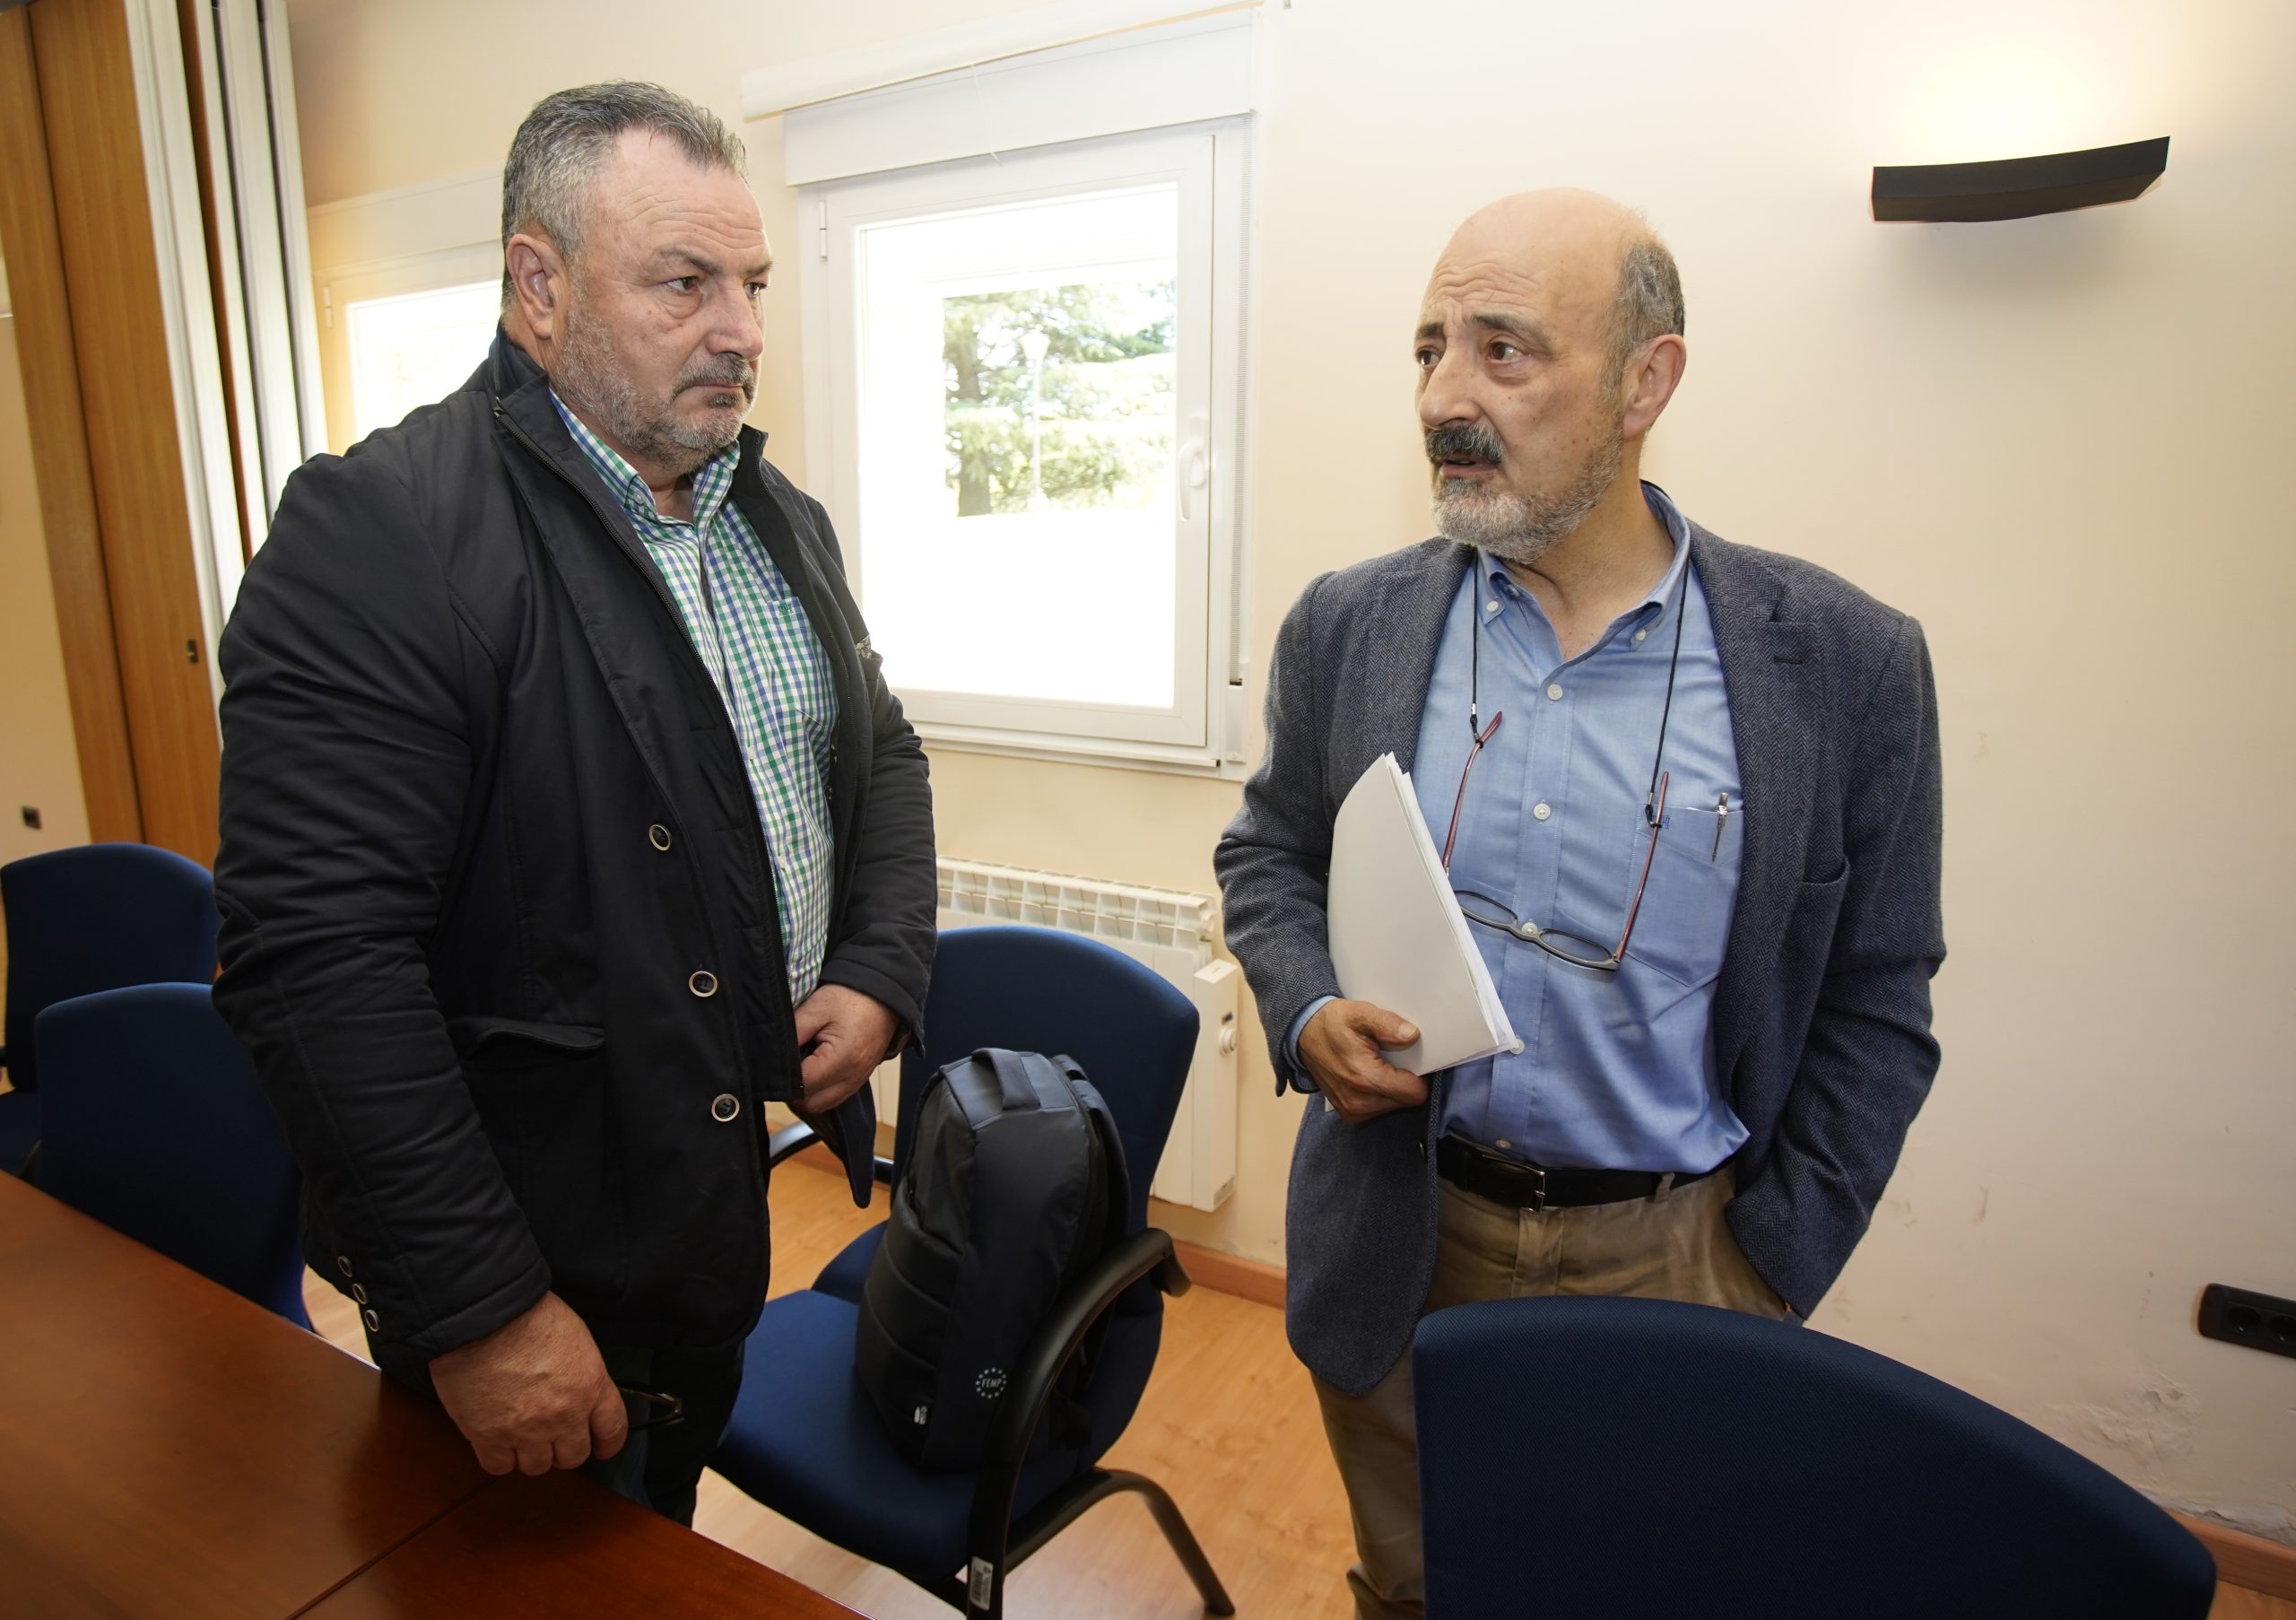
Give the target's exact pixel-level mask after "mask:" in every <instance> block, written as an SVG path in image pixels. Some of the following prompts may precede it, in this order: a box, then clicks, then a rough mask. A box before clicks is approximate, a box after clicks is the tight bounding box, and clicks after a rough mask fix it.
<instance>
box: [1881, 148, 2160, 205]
mask: <svg viewBox="0 0 2296 1620" xmlns="http://www.w3.org/2000/svg"><path fill="white" fill-rule="evenodd" d="M2168 167H2169V137H2168V136H2166V135H2162V136H2161V138H2160V139H2159V140H2157V141H2131V142H2130V143H2129V144H2127V145H2126V146H2096V147H2092V148H2091V149H2090V150H2088V151H2087V152H2051V153H2049V154H2048V156H2046V157H2039V158H2000V159H1996V161H1992V162H1988V163H1914V164H1903V165H1900V166H1898V167H1896V168H1891V169H1883V168H1876V169H1875V170H1874V218H1875V219H1877V220H1920V221H1926V222H1947V221H1976V220H2022V219H2028V218H2031V216H2032V215H2034V214H2037V213H2066V212H2067V211H2068V210H2070V209H2074V208H2093V207H2095V206H2096V205H2098V204H2100V203H2126V202H2128V201H2130V200H2131V199H2132V198H2135V197H2138V196H2143V195H2144V192H2145V190H2146V189H2147V188H2148V187H2150V186H2151V185H2152V182H2153V181H2155V180H2157V179H2160V178H2161V173H2162V171H2163V170H2166V169H2167V168H2168Z"/></svg>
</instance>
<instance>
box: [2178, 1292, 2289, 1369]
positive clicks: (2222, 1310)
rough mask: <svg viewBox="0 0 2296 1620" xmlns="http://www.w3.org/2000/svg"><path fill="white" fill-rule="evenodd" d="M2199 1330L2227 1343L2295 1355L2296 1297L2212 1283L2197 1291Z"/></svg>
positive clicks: (2206, 1336) (2275, 1353) (2204, 1335)
mask: <svg viewBox="0 0 2296 1620" xmlns="http://www.w3.org/2000/svg"><path fill="white" fill-rule="evenodd" d="M2200 1331H2201V1336H2202V1337H2205V1338H2221V1339H2222V1340H2223V1341H2224V1342H2225V1343H2226V1344H2228V1345H2246V1346H2248V1348H2249V1349H2251V1350H2269V1351H2271V1352H2272V1353H2273V1354H2274V1355H2296V1300H2283V1299H2281V1298H2279V1297H2278V1296H2277V1295H2274V1294H2270V1293H2251V1292H2250V1291H2249V1290H2248V1289H2246V1288H2234V1287H2231V1286H2230V1285H2227V1284H2223V1283H2211V1284H2209V1285H2208V1286H2207V1287H2205V1288H2204V1289H2202V1290H2201V1291H2200Z"/></svg>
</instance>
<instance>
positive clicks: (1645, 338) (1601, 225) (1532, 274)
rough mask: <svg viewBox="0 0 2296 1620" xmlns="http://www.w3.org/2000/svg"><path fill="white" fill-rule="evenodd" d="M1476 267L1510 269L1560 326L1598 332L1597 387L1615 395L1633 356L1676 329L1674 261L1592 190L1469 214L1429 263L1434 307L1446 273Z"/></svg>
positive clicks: (1639, 220) (1521, 194)
mask: <svg viewBox="0 0 2296 1620" xmlns="http://www.w3.org/2000/svg"><path fill="white" fill-rule="evenodd" d="M1474 267H1482V268H1484V269H1486V270H1488V269H1492V268H1500V267H1504V268H1507V269H1511V271H1512V272H1513V274H1514V275H1515V276H1517V277H1519V278H1520V279H1521V280H1523V281H1524V282H1526V283H1530V284H1531V285H1533V286H1535V287H1536V288H1537V289H1538V290H1539V291H1540V292H1542V293H1543V294H1544V300H1543V301H1545V302H1546V303H1547V304H1548V305H1549V307H1550V308H1551V309H1552V311H1553V315H1554V318H1556V319H1557V320H1558V321H1562V322H1568V323H1570V325H1571V326H1573V327H1577V329H1578V330H1577V332H1576V334H1574V335H1577V336H1578V337H1579V338H1580V339H1581V340H1582V341H1583V340H1584V339H1585V338H1587V337H1589V336H1594V335H1596V334H1597V333H1599V339H1600V341H1601V343H1602V346H1603V352H1604V362H1605V363H1604V368H1603V384H1604V387H1605V389H1606V390H1609V391H1612V392H1615V391H1616V390H1617V388H1618V386H1619V383H1620V380H1621V379H1622V375H1623V373H1624V371H1625V370H1626V366H1627V363H1628V362H1629V361H1631V359H1632V358H1633V355H1634V352H1635V351H1636V350H1637V349H1639V347H1641V346H1642V344H1646V343H1648V342H1649V341H1650V339H1652V338H1654V337H1660V336H1664V335H1666V334H1667V333H1670V332H1671V333H1674V334H1675V335H1680V334H1681V333H1682V330H1683V283H1682V276H1681V274H1680V273H1679V272H1678V271H1677V270H1676V269H1675V267H1674V255H1673V254H1671V253H1669V252H1667V251H1666V246H1665V243H1664V242H1662V241H1660V240H1658V238H1657V233H1656V232H1655V231H1652V230H1651V229H1650V226H1649V223H1648V222H1647V221H1646V220H1644V219H1643V217H1642V216H1641V215H1640V214H1639V213H1635V212H1634V210H1633V209H1631V208H1629V207H1628V206H1626V205H1624V204H1623V203H1621V202H1618V201H1616V200H1614V199H1613V198H1611V197H1606V196H1602V195H1601V194H1600V193H1599V192H1593V191H1581V190H1579V189H1578V187H1574V186H1554V187H1547V188H1545V189H1544V190H1539V191H1518V192H1516V193H1515V194H1514V195H1513V196H1503V197H1500V199H1499V200H1498V201H1497V202H1495V203H1488V204H1485V205H1483V207H1481V208H1478V209H1476V210H1475V211H1474V213H1471V214H1469V215H1468V216H1467V217H1466V220H1465V222H1463V223H1462V224H1461V225H1460V226H1459V228H1458V229H1457V231H1453V232H1452V233H1451V240H1450V241H1449V243H1448V245H1447V246H1446V247H1445V248H1444V249H1443V256H1442V257H1441V258H1440V259H1439V260H1438V261H1437V262H1436V266H1435V274H1434V275H1433V276H1432V277H1431V278H1430V280H1429V283H1428V292H1429V295H1430V298H1432V296H1433V294H1434V292H1435V290H1436V287H1437V286H1438V285H1439V283H1442V282H1443V281H1444V279H1445V277H1446V274H1447V273H1448V274H1451V275H1454V276H1456V275H1457V274H1460V273H1461V272H1462V271H1465V270H1469V269H1471V268H1474ZM1555 335H1557V336H1560V335H1561V334H1559V333H1558V334H1555Z"/></svg>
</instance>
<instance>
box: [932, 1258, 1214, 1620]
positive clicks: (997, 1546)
mask: <svg viewBox="0 0 2296 1620" xmlns="http://www.w3.org/2000/svg"><path fill="white" fill-rule="evenodd" d="M1150 1275H1153V1276H1155V1278H1156V1284H1157V1286H1158V1287H1159V1288H1161V1289H1162V1290H1163V1291H1164V1292H1165V1293H1173V1294H1177V1293H1185V1292H1186V1291H1187V1287H1188V1276H1187V1272H1185V1271H1183V1270H1182V1269H1181V1268H1180V1263H1179V1259H1178V1256H1176V1255H1175V1254H1174V1253H1173V1252H1172V1239H1171V1234H1170V1232H1163V1231H1161V1230H1159V1229H1158V1228H1156V1227H1153V1226H1150V1227H1147V1228H1145V1229H1144V1230H1143V1231H1140V1232H1135V1233H1133V1234H1132V1235H1131V1236H1130V1237H1128V1238H1126V1239H1125V1241H1123V1242H1121V1243H1119V1244H1118V1245H1117V1246H1116V1247H1115V1248H1113V1249H1111V1250H1108V1251H1107V1252H1106V1253H1104V1254H1103V1255H1101V1256H1100V1259H1097V1260H1095V1261H1093V1262H1092V1264H1091V1267H1090V1268H1088V1269H1087V1270H1086V1271H1085V1273H1084V1275H1083V1276H1080V1277H1078V1278H1077V1279H1076V1280H1075V1281H1074V1283H1071V1284H1070V1285H1068V1286H1067V1287H1066V1288H1065V1289H1063V1290H1062V1291H1061V1294H1060V1297H1059V1298H1058V1299H1057V1300H1055V1301H1054V1302H1053V1304H1052V1309H1051V1311H1048V1313H1047V1314H1046V1316H1045V1319H1044V1320H1043V1321H1042V1322H1041V1323H1039V1325H1038V1328H1037V1330H1036V1334H1035V1336H1034V1337H1031V1339H1030V1340H1029V1346H1028V1348H1027V1349H1026V1350H1024V1351H1023V1352H1022V1354H1021V1359H1020V1362H1019V1364H1018V1365H1017V1366H1015V1367H1014V1368H1013V1378H1012V1381H1011V1382H1010V1383H1008V1384H1007V1385H1006V1386H1005V1393H1004V1395H1003V1396H1001V1397H1000V1398H998V1400H997V1402H996V1416H995V1417H993V1418H992V1419H990V1421H989V1427H988V1441H987V1447H986V1448H985V1450H984V1451H983V1453H982V1457H981V1464H980V1474H979V1476H978V1479H976V1480H975V1482H974V1484H973V1492H972V1525H971V1530H970V1536H969V1537H968V1543H969V1546H970V1562H969V1563H968V1565H967V1568H968V1572H970V1573H971V1574H972V1575H973V1577H974V1578H975V1579H976V1580H988V1579H1001V1572H1002V1569H1003V1565H1004V1562H1005V1559H1004V1554H1005V1538H1006V1537H1007V1536H1008V1534H1009V1533H1010V1531H1011V1529H1012V1521H1013V1495H1014V1494H1015V1493H1016V1492H1017V1491H1018V1490H1019V1489H1020V1485H1021V1469H1022V1464H1023V1463H1024V1462H1025V1461H1026V1460H1027V1458H1028V1454H1029V1446H1030V1444H1031V1441H1034V1440H1035V1438H1036V1432H1037V1424H1039V1423H1040V1422H1041V1421H1043V1418H1044V1408H1045V1404H1046V1403H1047V1402H1048V1400H1050V1399H1051V1398H1052V1386H1053V1383H1054V1381H1055V1380H1057V1379H1058V1378H1059V1376H1060V1373H1061V1370H1062V1369H1063V1368H1065V1366H1067V1365H1068V1363H1069V1362H1070V1361H1071V1360H1072V1359H1074V1356H1075V1354H1076V1352H1077V1351H1078V1350H1079V1349H1080V1348H1082V1347H1083V1343H1084V1336H1085V1335H1086V1334H1087V1333H1089V1332H1091V1328H1092V1324H1093V1323H1095V1322H1097V1321H1099V1320H1100V1318H1101V1317H1103V1316H1105V1315H1107V1314H1108V1312H1109V1307H1111V1306H1113V1305H1114V1304H1115V1303H1116V1302H1117V1301H1118V1300H1119V1299H1121V1298H1123V1297H1124V1293H1125V1291H1126V1289H1128V1288H1130V1287H1131V1286H1132V1285H1134V1284H1135V1283H1136V1282H1138V1281H1139V1280H1140V1279H1141V1278H1142V1277H1144V1276H1150ZM974 1607H986V1604H985V1603H984V1602H983V1601H981V1595H978V1594H976V1597H975V1599H974Z"/></svg>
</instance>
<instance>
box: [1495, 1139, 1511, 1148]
mask: <svg viewBox="0 0 2296 1620" xmlns="http://www.w3.org/2000/svg"><path fill="white" fill-rule="evenodd" d="M1492 1146H1493V1147H1502V1148H1503V1147H1512V1146H1514V1144H1513V1143H1512V1142H1509V1140H1508V1139H1507V1138H1506V1137H1500V1138H1499V1140H1498V1141H1496V1142H1493V1143H1492Z"/></svg>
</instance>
